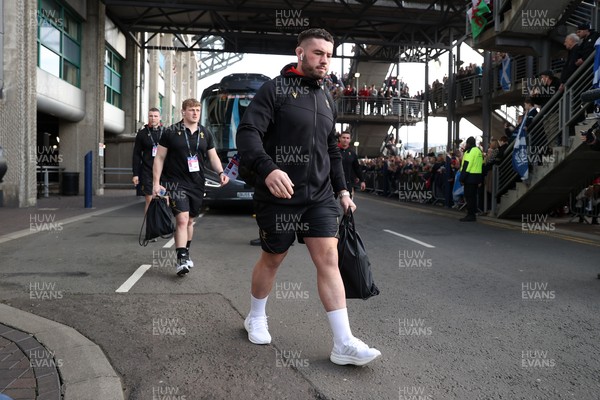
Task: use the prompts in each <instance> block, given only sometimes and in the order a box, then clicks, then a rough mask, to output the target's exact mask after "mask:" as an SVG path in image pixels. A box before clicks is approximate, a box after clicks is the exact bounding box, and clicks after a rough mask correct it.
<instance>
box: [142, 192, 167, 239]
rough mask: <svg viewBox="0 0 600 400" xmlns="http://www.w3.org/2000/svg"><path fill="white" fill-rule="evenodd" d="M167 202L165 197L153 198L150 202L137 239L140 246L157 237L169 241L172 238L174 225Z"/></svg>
mask: <svg viewBox="0 0 600 400" xmlns="http://www.w3.org/2000/svg"><path fill="white" fill-rule="evenodd" d="M167 201H169V200H168V199H167V198H165V197H155V198H153V199H152V201H150V204H149V205H148V210H147V211H146V215H144V222H143V223H142V228H141V229H140V235H139V237H138V241H139V244H140V246H147V245H148V242H150V241H151V240H153V239H156V238H158V237H161V238H163V239H169V238H170V237H171V236H173V232H175V223H174V222H173V213H172V212H171V208H170V207H169V205H168V204H167Z"/></svg>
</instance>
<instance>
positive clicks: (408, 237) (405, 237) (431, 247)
mask: <svg viewBox="0 0 600 400" xmlns="http://www.w3.org/2000/svg"><path fill="white" fill-rule="evenodd" d="M383 231H384V232H387V233H391V234H392V235H396V236H400V237H401V238H404V239H407V240H410V241H411V242H415V243H418V244H420V245H421V246H425V247H427V248H430V249H435V246H433V245H431V244H429V243H425V242H421V241H420V240H417V239H415V238H411V237H410V236H406V235H402V234H401V233H398V232H394V231H390V230H389V229H384V230H383Z"/></svg>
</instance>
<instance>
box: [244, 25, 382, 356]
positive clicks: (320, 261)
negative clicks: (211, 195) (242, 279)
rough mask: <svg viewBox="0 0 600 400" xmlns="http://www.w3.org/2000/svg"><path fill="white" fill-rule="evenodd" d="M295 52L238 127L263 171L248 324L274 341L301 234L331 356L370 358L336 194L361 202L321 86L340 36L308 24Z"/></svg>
mask: <svg viewBox="0 0 600 400" xmlns="http://www.w3.org/2000/svg"><path fill="white" fill-rule="evenodd" d="M295 53H296V56H297V57H298V63H297V64H289V65H287V66H285V67H284V68H283V70H282V71H281V75H280V76H278V77H277V78H275V79H273V80H271V81H269V82H267V83H265V84H264V85H263V86H262V87H261V88H260V90H259V91H258V93H257V94H256V96H255V97H254V99H253V100H252V102H251V103H250V105H249V107H248V109H247V110H246V112H245V113H244V116H243V118H242V121H241V122H240V125H239V127H238V131H237V137H236V143H237V147H238V149H239V152H240V154H241V156H242V162H243V163H244V164H245V165H247V166H248V168H250V169H251V170H252V171H253V172H255V173H256V175H257V179H256V183H255V191H254V209H255V212H256V222H257V224H258V226H259V231H260V238H261V247H262V253H261V256H260V258H259V260H258V262H257V263H256V265H255V266H254V271H253V273H252V292H251V294H252V296H251V308H250V313H249V314H248V316H247V318H246V320H245V321H244V327H245V328H246V330H247V331H248V339H249V340H250V342H252V343H255V344H268V343H270V342H271V335H270V334H269V331H268V325H267V316H266V312H265V309H266V303H267V297H268V295H269V293H270V292H271V289H272V287H273V282H274V281H275V275H276V273H277V269H278V267H279V265H280V264H281V263H282V261H283V259H284V258H285V256H286V254H287V251H288V248H289V247H290V246H291V245H292V243H293V242H294V240H295V238H296V236H297V237H298V241H299V242H304V243H305V244H306V246H307V248H308V251H309V252H310V255H311V258H312V260H313V262H314V263H315V266H316V268H317V286H318V291H319V297H320V298H321V302H322V303H323V306H324V307H325V310H326V311H327V317H328V319H329V323H330V325H331V329H332V331H333V342H334V346H333V350H332V352H331V355H330V360H331V361H332V362H333V363H336V364H340V365H343V364H354V365H365V364H367V363H368V362H370V361H372V360H374V359H375V358H377V357H379V356H380V355H381V353H380V352H379V351H378V350H376V349H373V348H369V346H367V345H366V344H365V343H363V342H362V341H361V340H359V339H357V338H355V337H354V336H353V335H352V332H351V330H350V323H349V320H348V312H347V309H346V299H345V293H344V284H343V282H342V279H341V276H340V272H339V269H338V254H337V237H336V236H337V231H338V217H339V206H338V204H336V200H335V198H334V195H337V196H338V197H339V199H340V204H341V206H342V209H343V211H344V212H348V210H354V209H356V206H355V205H354V203H353V201H352V199H351V198H350V193H349V192H348V190H347V189H348V188H347V187H346V183H345V180H344V172H343V169H342V159H341V155H340V150H339V148H338V146H337V140H336V136H335V133H336V132H335V119H336V114H337V113H336V110H335V108H334V107H335V106H334V104H333V102H332V101H331V98H330V97H329V94H328V92H327V91H326V90H323V89H322V87H321V83H322V79H323V78H324V77H325V76H326V75H327V70H328V68H329V63H330V59H331V56H332V54H333V38H332V37H331V35H330V34H329V33H328V32H327V31H325V30H323V29H309V30H306V31H304V32H301V33H300V34H299V35H298V45H297V47H296V50H295Z"/></svg>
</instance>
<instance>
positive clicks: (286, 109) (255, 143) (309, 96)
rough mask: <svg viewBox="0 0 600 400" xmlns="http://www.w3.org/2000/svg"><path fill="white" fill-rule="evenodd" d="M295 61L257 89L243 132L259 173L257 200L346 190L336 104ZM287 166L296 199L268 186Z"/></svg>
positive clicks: (248, 158)
mask: <svg viewBox="0 0 600 400" xmlns="http://www.w3.org/2000/svg"><path fill="white" fill-rule="evenodd" d="M295 67H296V65H295V64H289V65H287V66H285V67H284V68H283V69H282V71H281V75H280V76H278V77H277V78H275V79H272V80H271V81H269V82H266V83H265V84H264V85H263V86H262V87H261V88H260V89H259V91H258V92H257V93H256V96H255V97H254V98H253V99H252V102H251V103H250V105H249V106H248V109H247V110H246V112H245V113H244V116H243V117H242V120H241V122H240V125H239V127H238V130H237V135H236V144H237V148H238V151H239V153H240V155H241V157H242V162H243V163H244V164H245V165H246V166H248V167H249V168H250V169H251V170H252V171H254V172H255V173H256V174H257V175H258V178H257V181H256V185H255V190H254V199H255V200H257V201H262V202H268V203H274V204H286V205H306V204H312V203H318V202H320V201H323V200H325V199H327V198H330V197H331V196H333V194H334V192H335V193H337V192H339V191H340V190H343V189H346V184H345V180H344V172H343V169H342V158H341V155H340V150H339V148H338V146H337V140H336V135H335V133H336V132H335V120H336V117H337V112H336V110H335V109H332V106H333V107H334V105H333V102H332V101H330V98H328V96H329V94H328V93H327V92H326V91H325V90H323V89H322V88H321V86H320V84H319V82H318V81H315V80H313V79H309V78H306V77H304V76H302V75H300V74H299V72H298V71H297V70H296V68H295ZM276 169H281V170H282V171H284V172H285V173H287V174H288V176H289V177H290V179H291V181H292V183H293V184H294V187H293V189H294V195H293V196H292V198H291V199H280V198H277V197H275V196H273V195H272V194H271V192H270V191H269V189H268V188H267V186H266V185H265V179H266V177H267V176H268V175H269V174H270V173H271V172H272V171H274V170H276Z"/></svg>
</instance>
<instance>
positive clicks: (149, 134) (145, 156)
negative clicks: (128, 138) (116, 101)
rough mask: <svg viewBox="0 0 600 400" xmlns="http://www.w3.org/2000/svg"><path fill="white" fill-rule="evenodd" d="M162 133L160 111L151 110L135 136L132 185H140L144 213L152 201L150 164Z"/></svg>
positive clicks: (156, 109)
mask: <svg viewBox="0 0 600 400" xmlns="http://www.w3.org/2000/svg"><path fill="white" fill-rule="evenodd" d="M163 132H164V128H163V126H162V125H161V124H160V111H159V110H158V108H151V109H150V110H149V111H148V124H146V125H144V127H143V128H142V129H140V130H139V131H138V133H137V135H136V136H135V145H134V146H133V157H132V166H131V169H132V171H133V178H132V181H133V184H134V185H136V186H137V185H140V190H141V191H142V193H144V196H145V197H146V207H145V208H144V212H146V210H147V209H148V204H150V200H152V164H153V163H154V156H155V155H156V150H157V148H158V142H159V141H160V139H161V137H162V134H163Z"/></svg>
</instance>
